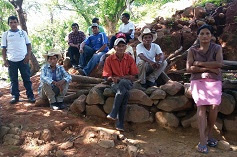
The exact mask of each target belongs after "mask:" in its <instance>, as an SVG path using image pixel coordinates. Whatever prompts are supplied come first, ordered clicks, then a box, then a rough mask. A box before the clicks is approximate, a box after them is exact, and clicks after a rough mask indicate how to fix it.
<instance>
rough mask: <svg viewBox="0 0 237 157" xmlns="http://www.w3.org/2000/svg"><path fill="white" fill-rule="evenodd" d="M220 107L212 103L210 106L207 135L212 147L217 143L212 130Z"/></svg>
mask: <svg viewBox="0 0 237 157" xmlns="http://www.w3.org/2000/svg"><path fill="white" fill-rule="evenodd" d="M218 107H219V106H218V105H211V106H210V107H209V114H208V118H207V130H206V136H207V137H208V140H207V143H208V145H209V146H212V147H214V146H216V145H217V140H215V139H214V138H213V137H212V132H213V127H214V125H215V122H216V118H217V115H218V111H219V109H218Z"/></svg>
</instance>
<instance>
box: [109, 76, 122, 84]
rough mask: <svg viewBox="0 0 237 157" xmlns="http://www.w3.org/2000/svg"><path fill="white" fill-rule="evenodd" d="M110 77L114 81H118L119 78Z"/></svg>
mask: <svg viewBox="0 0 237 157" xmlns="http://www.w3.org/2000/svg"><path fill="white" fill-rule="evenodd" d="M111 79H112V81H113V82H114V83H118V82H119V80H120V79H119V77H112V78H111Z"/></svg>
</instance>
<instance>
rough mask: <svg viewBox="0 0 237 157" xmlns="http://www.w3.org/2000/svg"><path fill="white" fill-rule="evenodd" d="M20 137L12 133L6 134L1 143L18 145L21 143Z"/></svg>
mask: <svg viewBox="0 0 237 157" xmlns="http://www.w3.org/2000/svg"><path fill="white" fill-rule="evenodd" d="M21 142H22V141H21V138H20V136H18V135H14V134H7V135H5V136H4V138H3V145H15V146H17V145H20V144H21Z"/></svg>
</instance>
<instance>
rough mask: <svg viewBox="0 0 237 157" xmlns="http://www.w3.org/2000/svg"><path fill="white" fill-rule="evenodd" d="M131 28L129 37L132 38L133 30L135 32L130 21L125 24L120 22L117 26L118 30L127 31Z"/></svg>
mask: <svg viewBox="0 0 237 157" xmlns="http://www.w3.org/2000/svg"><path fill="white" fill-rule="evenodd" d="M131 29H132V33H131V35H130V37H131V38H132V39H133V38H134V32H135V26H134V24H133V23H132V22H128V23H127V24H126V25H125V24H124V23H123V24H121V25H120V27H119V32H122V33H127V32H129V30H131Z"/></svg>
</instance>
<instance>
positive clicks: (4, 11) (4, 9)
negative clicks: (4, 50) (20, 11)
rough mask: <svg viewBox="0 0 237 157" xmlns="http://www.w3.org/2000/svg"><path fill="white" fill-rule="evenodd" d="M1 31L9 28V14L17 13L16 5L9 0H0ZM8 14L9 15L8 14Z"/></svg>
mask: <svg viewBox="0 0 237 157" xmlns="http://www.w3.org/2000/svg"><path fill="white" fill-rule="evenodd" d="M0 8H1V9H0V33H2V32H5V31H6V30H8V28H9V27H8V24H7V18H8V15H15V10H14V7H13V6H12V5H11V3H10V2H8V1H7V0H1V1H0ZM6 15H7V16H6Z"/></svg>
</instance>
